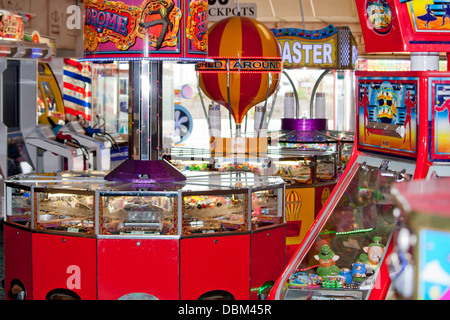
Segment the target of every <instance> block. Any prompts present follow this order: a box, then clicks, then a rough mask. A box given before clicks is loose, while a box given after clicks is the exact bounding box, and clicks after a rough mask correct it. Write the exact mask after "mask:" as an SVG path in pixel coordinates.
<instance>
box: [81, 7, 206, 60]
mask: <svg viewBox="0 0 450 320" xmlns="http://www.w3.org/2000/svg"><path fill="white" fill-rule="evenodd" d="M207 12H208V2H207V1H206V0H124V1H109V0H108V1H107V0H85V22H84V52H85V54H84V56H85V59H86V60H133V59H152V60H153V59H155V60H186V59H192V60H195V59H203V60H204V59H205V58H206V54H207V51H206V49H207V39H208V37H207V23H208V21H207V16H208V15H207Z"/></svg>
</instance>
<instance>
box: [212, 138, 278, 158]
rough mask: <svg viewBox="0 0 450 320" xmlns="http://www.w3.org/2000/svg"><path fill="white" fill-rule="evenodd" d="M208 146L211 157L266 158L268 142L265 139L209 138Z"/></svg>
mask: <svg viewBox="0 0 450 320" xmlns="http://www.w3.org/2000/svg"><path fill="white" fill-rule="evenodd" d="M209 146H210V152H211V157H218V158H249V157H252V158H253V157H267V152H268V148H269V140H268V138H267V137H248V138H246V137H231V138H222V137H211V138H210V144H209Z"/></svg>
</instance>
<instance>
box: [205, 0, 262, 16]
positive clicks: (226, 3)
mask: <svg viewBox="0 0 450 320" xmlns="http://www.w3.org/2000/svg"><path fill="white" fill-rule="evenodd" d="M256 13H257V10H256V3H239V6H238V5H237V4H236V3H235V1H234V0H209V1H208V21H219V20H222V19H224V18H229V17H233V16H238V15H240V16H241V17H249V18H253V19H256Z"/></svg>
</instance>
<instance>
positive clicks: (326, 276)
mask: <svg viewBox="0 0 450 320" xmlns="http://www.w3.org/2000/svg"><path fill="white" fill-rule="evenodd" d="M356 3H357V7H358V12H359V15H360V21H361V27H362V30H363V35H364V37H365V43H366V51H368V52H380V51H381V50H383V51H385V50H388V51H389V52H400V51H409V52H411V69H412V71H409V72H357V73H356V101H357V108H356V116H357V119H356V120H357V131H356V133H355V146H354V149H353V152H352V156H351V158H350V161H349V164H348V166H347V169H346V170H345V172H344V175H343V177H342V178H341V180H340V181H339V182H338V184H337V186H336V188H335V189H334V191H333V193H332V194H331V196H330V198H329V200H328V201H327V203H326V204H325V206H324V208H323V210H322V211H321V213H320V215H319V216H318V217H317V219H316V221H315V222H314V227H313V228H311V230H310V231H309V233H308V234H307V236H306V237H305V239H304V241H303V242H302V244H301V246H300V248H299V250H298V251H297V252H296V253H295V255H294V257H293V259H292V260H291V261H290V263H289V264H288V266H287V267H286V269H285V271H284V272H283V274H282V276H281V277H280V278H279V279H278V280H277V283H276V284H275V286H274V288H273V289H272V291H271V293H270V297H269V298H270V299H323V300H326V299H370V300H380V299H385V298H386V296H387V294H388V291H389V288H390V285H391V279H390V276H389V272H388V267H387V259H386V257H387V256H389V254H390V252H391V251H392V248H393V241H392V238H393V232H394V230H395V229H396V225H397V215H395V214H394V199H393V196H392V195H391V192H390V190H391V186H392V185H393V183H400V182H405V181H408V180H412V179H424V178H427V177H431V176H446V175H448V174H449V171H448V169H447V168H448V166H447V165H446V163H445V156H444V155H441V154H439V153H437V152H436V150H440V151H441V150H442V149H437V148H436V147H437V146H441V145H435V147H431V146H432V145H433V141H435V140H437V141H439V137H437V136H436V133H435V130H441V129H443V128H445V130H446V131H445V132H447V133H448V124H447V123H445V125H443V123H441V122H439V123H440V124H439V125H438V127H436V128H433V127H432V125H433V122H434V124H436V123H437V121H436V120H433V117H434V116H435V115H436V114H439V112H442V111H443V110H444V109H445V107H443V106H445V103H444V102H445V100H446V99H445V98H446V96H445V90H443V88H442V87H441V85H442V84H444V85H445V79H446V78H447V77H448V76H449V74H448V72H439V71H429V70H438V59H439V55H438V54H432V53H431V54H430V53H428V52H424V51H425V50H432V51H433V50H435V51H444V52H447V51H448V44H446V41H445V35H446V32H448V31H445V29H441V26H440V24H441V23H442V19H439V20H440V22H439V26H438V25H437V23H436V24H433V22H431V21H429V22H428V23H427V26H424V24H425V22H424V21H423V20H421V19H422V18H423V17H422V15H419V14H421V13H423V14H427V12H426V10H427V8H428V9H429V8H430V7H427V6H425V5H423V7H421V6H420V3H421V1H411V2H404V1H397V0H392V1H384V0H383V1H365V2H364V1H357V2H356ZM422 4H423V2H422ZM431 8H432V9H433V10H435V12H438V11H439V10H441V11H442V9H443V7H442V5H436V6H431ZM429 15H430V14H429ZM436 21H437V18H436ZM428 27H429V28H430V29H428ZM446 28H447V29H448V27H446ZM418 30H419V31H418ZM437 30H440V31H439V32H438V31H437ZM381 41H382V42H383V46H382V47H380V45H379V44H380V43H381ZM422 51H423V52H422ZM444 112H445V111H444ZM441 125H443V126H444V127H441ZM446 145H447V147H448V143H446ZM441 147H442V146H441ZM444 148H445V147H444ZM444 153H445V152H444ZM433 172H434V173H433ZM437 172H439V174H437Z"/></svg>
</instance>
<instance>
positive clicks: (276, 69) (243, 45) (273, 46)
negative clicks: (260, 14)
mask: <svg viewBox="0 0 450 320" xmlns="http://www.w3.org/2000/svg"><path fill="white" fill-rule="evenodd" d="M208 41H209V43H208V58H209V59H212V60H213V61H212V62H201V63H198V64H197V66H196V71H197V73H198V78H199V87H200V88H201V89H202V91H203V92H204V93H205V95H207V96H208V97H209V98H210V99H211V100H213V101H215V102H217V103H219V104H220V105H222V106H224V107H225V108H227V109H228V110H229V111H230V112H231V115H232V116H233V118H234V121H235V123H236V136H238V137H239V136H241V123H242V121H243V118H244V117H245V115H246V113H247V112H248V111H249V110H250V109H251V108H252V107H253V106H255V105H257V104H258V103H260V102H263V101H264V100H266V101H267V99H268V98H269V97H270V96H271V95H272V93H273V92H274V91H275V89H276V88H277V86H278V83H279V80H280V76H281V71H282V62H281V55H280V49H279V45H278V42H277V40H276V38H275V36H274V35H273V34H272V32H271V31H270V30H269V29H268V28H267V27H266V26H264V25H263V24H262V23H260V22H258V21H257V20H255V19H252V18H248V17H241V16H234V17H230V18H225V19H222V20H220V21H218V22H216V23H215V24H214V25H213V26H211V27H210V29H209V30H208Z"/></svg>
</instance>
